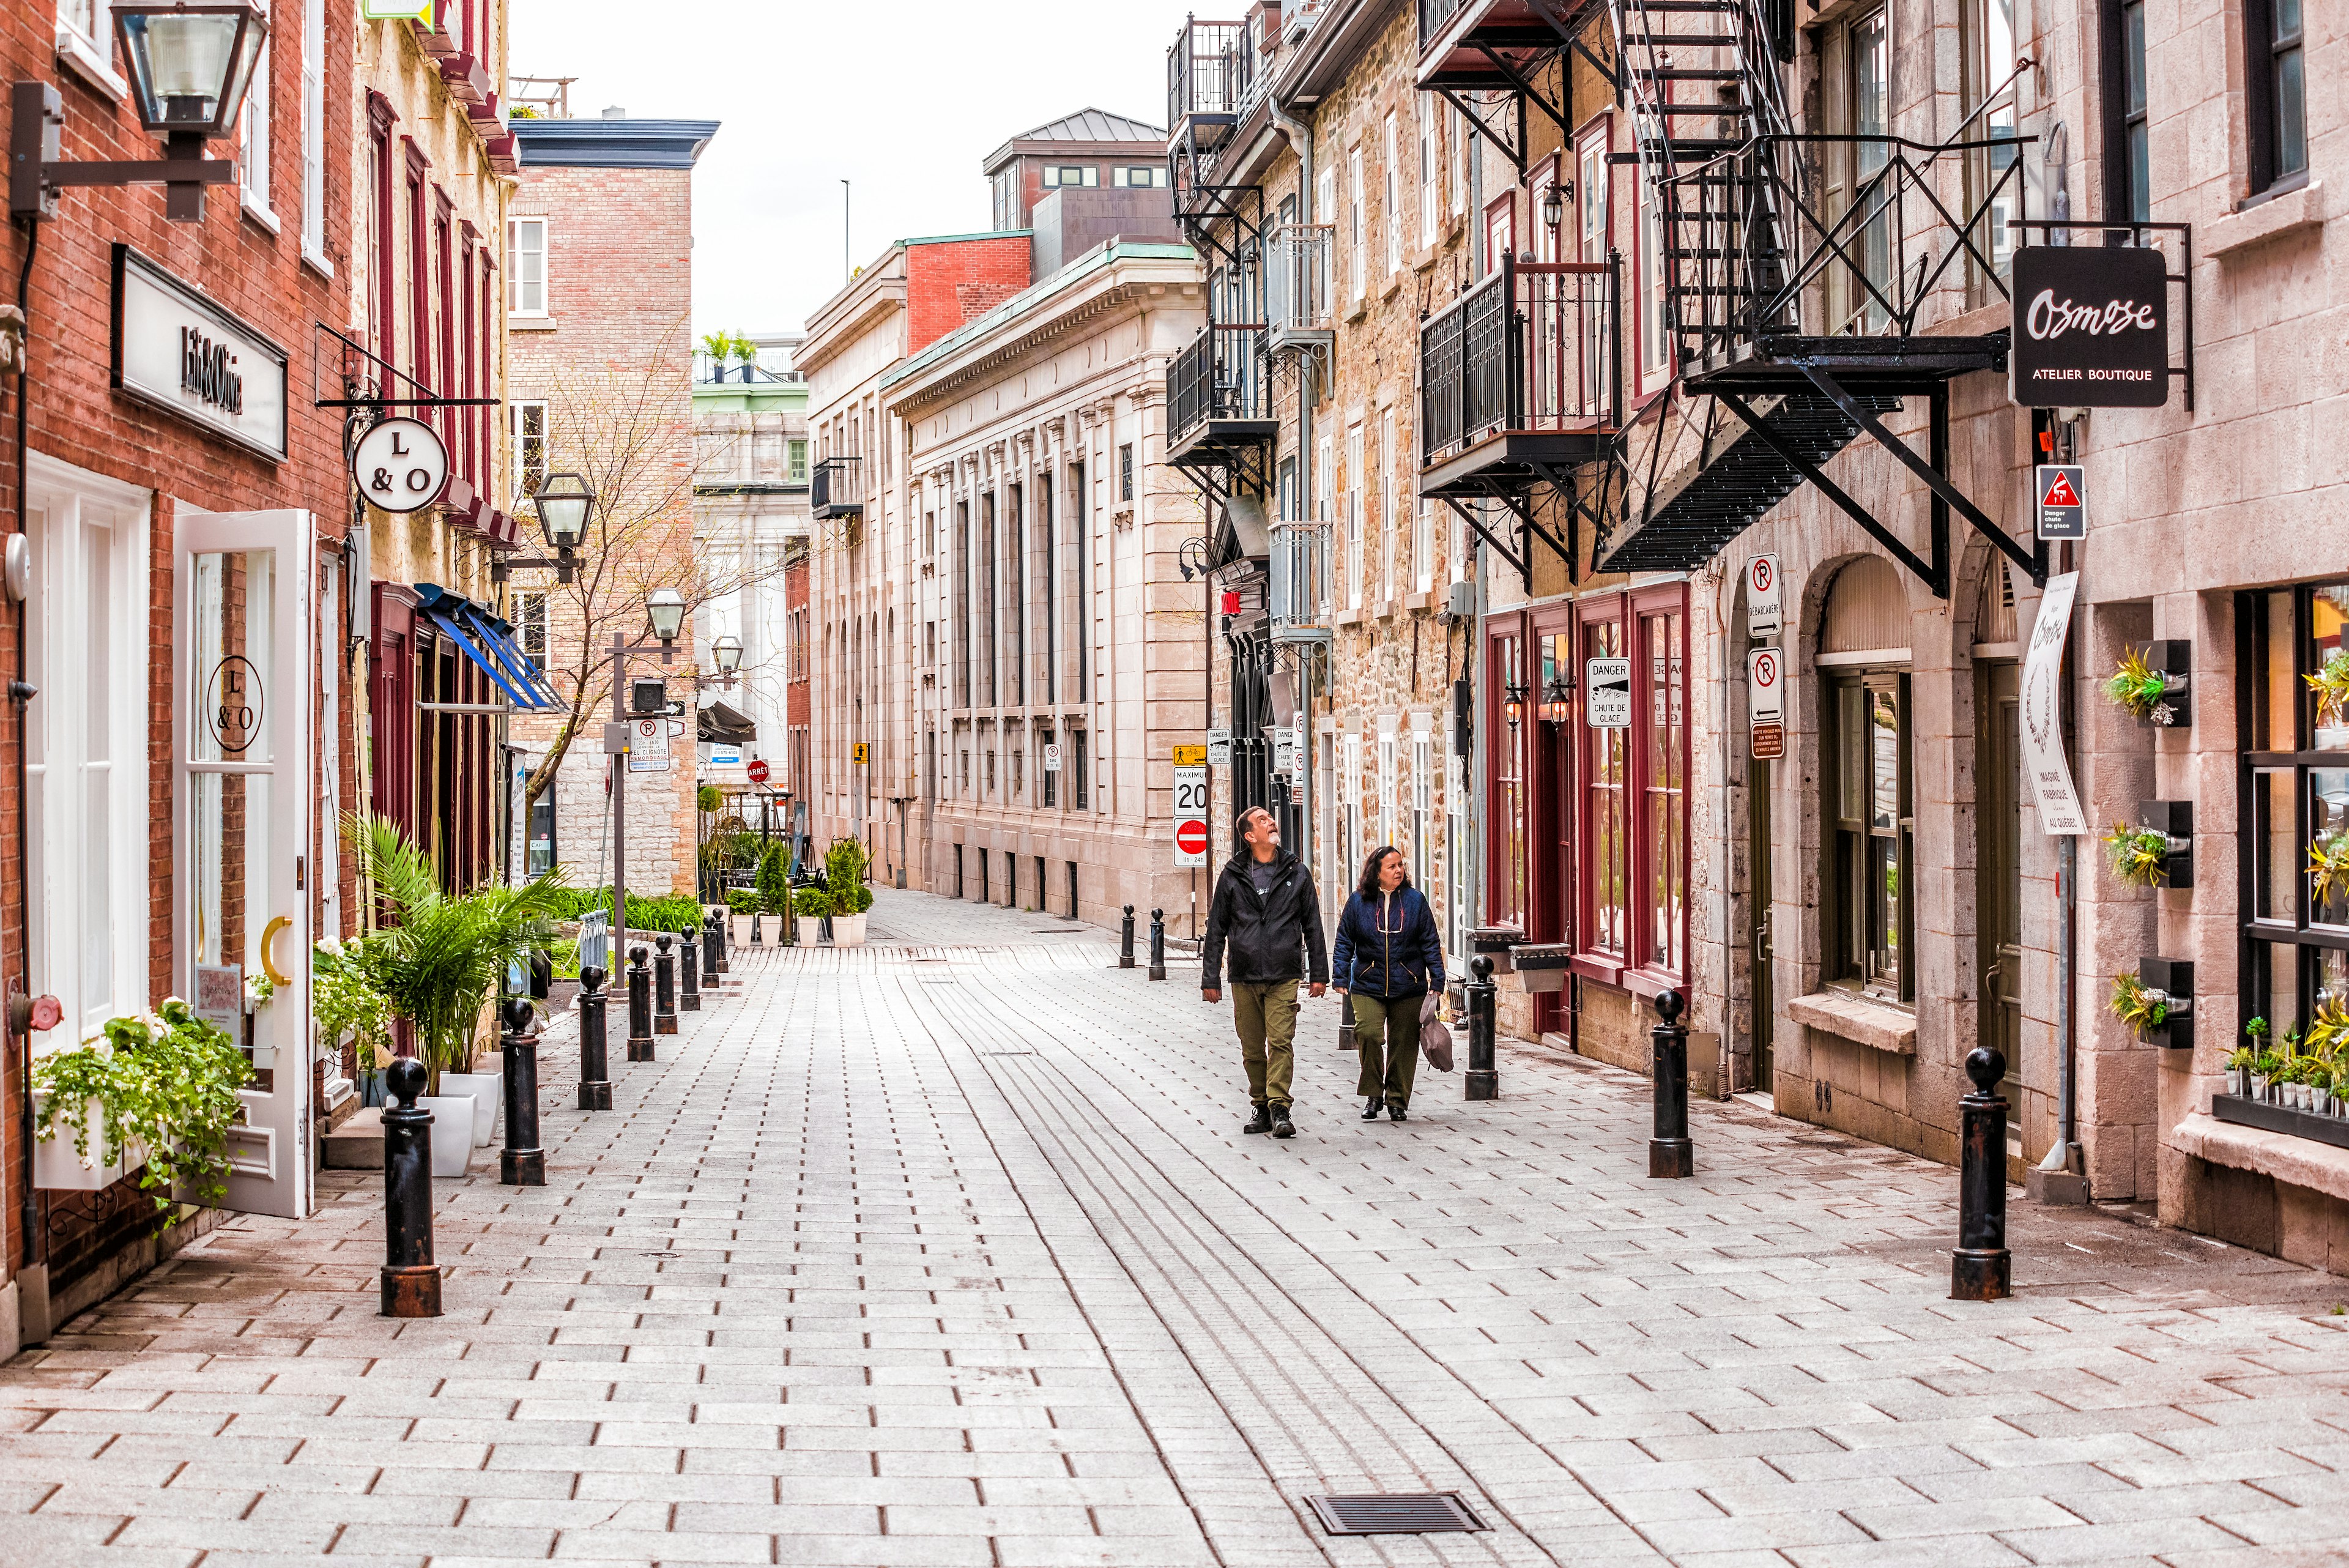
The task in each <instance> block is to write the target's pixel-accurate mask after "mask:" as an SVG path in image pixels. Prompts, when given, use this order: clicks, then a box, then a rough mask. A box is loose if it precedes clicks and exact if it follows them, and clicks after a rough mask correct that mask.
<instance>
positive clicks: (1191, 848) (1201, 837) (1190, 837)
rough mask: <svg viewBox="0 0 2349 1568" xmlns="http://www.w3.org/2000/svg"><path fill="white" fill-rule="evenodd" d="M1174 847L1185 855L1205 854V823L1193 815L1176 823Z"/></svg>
mask: <svg viewBox="0 0 2349 1568" xmlns="http://www.w3.org/2000/svg"><path fill="white" fill-rule="evenodd" d="M1174 847H1175V848H1177V849H1179V850H1181V851H1182V852H1183V853H1184V854H1185V855H1205V854H1206V852H1207V825H1206V823H1205V822H1203V821H1201V820H1200V819H1199V818H1198V817H1195V816H1194V817H1189V818H1186V819H1185V820H1184V821H1181V822H1178V823H1176V824H1175V825H1174Z"/></svg>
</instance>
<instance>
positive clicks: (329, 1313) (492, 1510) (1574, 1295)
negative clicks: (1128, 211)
mask: <svg viewBox="0 0 2349 1568" xmlns="http://www.w3.org/2000/svg"><path fill="white" fill-rule="evenodd" d="M1044 924H1045V922H1043V921H1042V920H1041V919H1040V918H1039V917H1033V916H1026V915H1020V914H1017V913H1012V912H1008V911H1002V910H998V909H987V908H982V907H974V906H970V905H965V904H958V903H953V902H949V901H945V900H938V899H933V898H924V897H922V896H920V895H907V894H898V893H894V892H890V891H887V890H884V891H883V892H882V893H881V894H880V898H879V902H878V904H877V905H876V907H875V909H874V923H873V931H874V945H872V946H870V947H868V948H865V949H863V950H848V951H843V950H831V949H819V950H792V951H789V952H783V951H765V952H755V951H739V950H738V953H737V957H736V961H735V973H734V979H735V980H736V981H738V983H737V984H734V985H732V986H730V987H729V988H728V991H727V992H726V994H725V995H724V996H723V997H722V998H716V999H712V1000H711V1001H710V1002H709V1004H708V1005H706V1007H705V1010H704V1011H703V1012H700V1013H698V1014H694V1015H690V1016H688V1018H687V1019H686V1021H685V1025H684V1031H683V1033H680V1034H679V1035H678V1036H676V1037H674V1038H665V1039H664V1041H663V1043H662V1054H663V1056H664V1058H665V1059H664V1060H662V1061H659V1062H657V1063H654V1064H620V1063H616V1064H614V1067H615V1071H616V1073H618V1074H619V1075H620V1076H619V1078H618V1080H617V1082H616V1096H615V1098H616V1104H617V1106H618V1108H617V1109H616V1110H615V1111H613V1112H610V1113H605V1114H601V1115H595V1116H588V1115H584V1114H582V1113H580V1112H577V1111H576V1110H574V1109H572V1108H570V1106H569V1105H568V1101H569V1099H570V1096H569V1094H568V1089H569V1084H570V1080H571V1078H572V1077H573V1076H574V1075H575V1072H576V1059H575V1053H574V1043H573V1041H572V1039H571V1037H570V1030H571V1027H572V1025H571V1021H570V1020H568V1019H564V1020H559V1021H557V1023H555V1024H554V1027H553V1029H552V1030H551V1031H550V1033H549V1036H548V1039H547V1041H546V1042H545V1044H544V1046H543V1050H542V1058H541V1059H542V1073H543V1095H544V1108H543V1112H542V1119H543V1137H544V1141H545V1145H546V1147H547V1149H548V1183H549V1184H548V1186H547V1187H545V1188H543V1189H521V1190H516V1189H504V1188H501V1187H499V1186H498V1185H497V1183H496V1180H495V1159H494V1155H493V1154H492V1157H491V1158H487V1159H477V1162H476V1163H477V1167H478V1168H477V1171H476V1173H475V1174H474V1175H472V1176H471V1177H470V1178H468V1179H463V1180H460V1181H453V1182H440V1183H437V1184H436V1189H435V1198H436V1202H437V1205H438V1210H439V1212H438V1215H437V1236H436V1240H437V1243H438V1250H439V1256H440V1260H441V1262H442V1264H443V1266H444V1271H445V1274H446V1280H445V1293H446V1302H447V1308H448V1315H447V1316H446V1317H444V1318H442V1319H440V1320H439V1321H437V1322H433V1323H424V1324H391V1323H387V1322H386V1321H385V1320H383V1319H381V1318H378V1317H377V1316H376V1315H375V1293H376V1280H375V1269H376V1267H377V1266H378V1262H379V1261H380V1255H381V1245H382V1214H381V1190H380V1183H379V1181H378V1179H373V1178H371V1177H369V1176H367V1175H366V1174H364V1173H349V1172H329V1173H326V1175H325V1176H324V1177H323V1178H322V1179H321V1188H320V1197H321V1205H322V1207H321V1210H320V1212H319V1213H318V1214H317V1215H316V1216H315V1217H314V1218H312V1219H311V1220H306V1221H304V1222H301V1223H299V1224H288V1223H284V1222H280V1221H275V1220H261V1219H254V1218H251V1217H238V1218H234V1219H232V1220H230V1221H229V1222H227V1223H226V1224H224V1225H222V1227H221V1228H220V1229H218V1230H216V1231H212V1233H210V1234H209V1235H207V1236H205V1237H203V1238H202V1239H200V1240H199V1241H196V1242H195V1243H193V1244H192V1245H191V1246H190V1247H189V1248H188V1249H186V1250H185V1251H182V1252H181V1253H180V1254H178V1255H177V1256H176V1257H175V1258H174V1259H172V1260H171V1262H168V1263H166V1264H165V1265H164V1266H162V1267H161V1268H160V1269H158V1270H157V1271H155V1272H153V1273H151V1274H150V1275H149V1276H147V1277H146V1278H144V1279H142V1280H140V1281H139V1282H135V1283H134V1284H133V1285H132V1286H131V1287H130V1288H129V1290H127V1291H125V1292H124V1293H121V1294H120V1295H118V1296H117V1297H116V1298H114V1299H113V1300H111V1301H109V1302H107V1303H102V1304H101V1305H100V1306H98V1307H97V1308H95V1309H93V1310H92V1311H91V1312H89V1313H88V1314H84V1316H83V1317H81V1318H80V1319H78V1320H77V1321H76V1322H75V1323H73V1324H68V1325H67V1327H66V1329H65V1330H64V1332H62V1333H60V1334H58V1335H57V1338H56V1339H55V1340H54V1341H53V1342H52V1344H51V1345H49V1346H47V1348H45V1349H43V1350H39V1351H35V1352H30V1353H27V1354H26V1355H22V1356H19V1357H18V1358H17V1359H16V1361H14V1362H12V1363H10V1364H9V1365H8V1366H5V1368H0V1515H14V1517H13V1518H9V1519H6V1520H5V1526H0V1564H5V1565H7V1568H15V1564H16V1563H18V1562H25V1563H43V1564H45V1565H46V1564H49V1563H61V1564H67V1563H69V1564H72V1565H74V1568H81V1565H82V1564H84V1563H88V1564H92V1565H94V1568H124V1565H132V1568H143V1565H144V1564H147V1563H169V1564H172V1565H174V1568H192V1565H194V1564H197V1563H199V1562H201V1565H202V1568H278V1565H280V1564H292V1563H321V1564H327V1563H360V1564H367V1563H387V1564H388V1563H401V1564H412V1565H416V1568H423V1565H425V1564H427V1563H429V1568H460V1565H473V1568H502V1565H503V1564H506V1563H521V1562H545V1561H548V1560H550V1559H551V1560H554V1561H577V1562H589V1563H597V1562H601V1563H661V1564H663V1565H664V1568H690V1565H692V1564H696V1563H710V1564H715V1563H797V1564H823V1565H837V1568H922V1565H927V1564H937V1565H940V1568H961V1565H963V1564H971V1565H974V1568H977V1565H981V1564H984V1565H987V1568H1019V1565H1022V1564H1035V1565H1037V1568H1061V1565H1064V1564H1092V1565H1098V1568H1121V1565H1124V1564H1135V1565H1139V1568H1175V1565H1180V1564H1188V1563H1214V1564H1221V1565H1224V1568H1288V1565H1290V1564H1297V1565H1299V1568H1305V1565H1322V1568H1331V1565H1336V1568H1353V1565H1355V1564H1361V1565H1364V1568H1369V1565H1371V1564H1378V1565H1380V1568H1387V1565H1412V1564H1421V1563H1426V1564H1452V1563H1474V1564H1478V1565H1486V1564H1517V1563H1575V1564H1578V1565H1579V1564H1586V1563H1587V1564H1593V1565H1603V1568H1614V1565H1616V1564H1635V1563H1642V1562H1660V1563H1661V1562H1670V1563H1676V1564H1682V1565H1683V1568H1749V1565H1753V1564H1767V1565H1768V1568H1844V1565H1847V1564H1848V1565H1851V1568H1904V1565H1906V1564H1909V1563H1919V1564H1922V1563H1931V1564H1934V1565H1936V1568H1942V1565H1947V1568H1967V1565H1971V1564H1977V1563H1979V1564H1985V1565H1994V1568H2006V1565H2008V1564H2015V1563H2042V1562H2045V1563H2059V1562H2061V1563H2070V1562H2080V1563H2124V1562H2128V1563H2163V1564H2168V1568H2187V1565H2188V1564H2208V1565H2209V1568H2238V1565H2239V1564H2240V1565H2248V1564H2252V1563H2259V1564H2277V1565H2285V1568H2297V1565H2298V1564H2302V1563H2320V1562H2322V1563H2337V1562H2340V1561H2341V1560H2342V1553H2341V1552H2340V1550H2339V1542H2342V1541H2343V1540H2349V1488H2344V1486H2343V1485H2342V1483H2341V1477H2342V1476H2343V1475H2344V1473H2349V1401H2344V1392H2349V1332H2344V1331H2345V1330H2349V1323H2344V1320H2341V1319H2335V1318H2333V1317H2332V1316H2331V1315H2330V1307H2331V1306H2332V1304H2333V1302H2335V1301H2337V1300H2339V1299H2341V1297H2342V1296H2343V1294H2344V1289H2343V1287H2342V1286H2341V1284H2340V1282H2338V1281H2336V1280H2332V1279H2329V1278H2328V1277H2327V1276H2323V1275H2321V1274H2314V1273H2312V1272H2309V1271H2306V1270H2302V1269H2299V1268H2296V1267H2294V1266H2292V1265H2290V1264H2286V1263H2282V1262H2278V1261H2276V1260H2273V1259H2270V1258H2263V1257H2259V1256H2257V1255H2254V1254H2248V1253H2244V1252H2240V1251H2237V1250H2234V1249H2231V1248H2227V1247H2224V1246H2220V1245H2219V1244H2217V1243H2213V1242H2210V1241H2207V1240H2206V1239H2203V1238H2199V1237H2190V1236H2184V1235H2180V1234H2178V1233H2176V1232H2170V1231H2156V1230H2148V1229H2143V1228H2140V1227H2138V1226H2136V1225H2133V1224H2130V1223H2127V1222H2126V1221H2125V1220H2122V1219H2120V1218H2118V1217H2116V1216H2111V1215H2106V1214H2104V1213H2101V1212H2095V1211H2090V1212H2081V1211H2076V1210H2039V1209H2037V1208H2035V1207H2033V1206H2032V1205H2030V1204H2028V1203H2026V1202H2023V1200H2022V1199H2020V1197H2019V1196H2017V1197H2015V1198H2013V1199H2011V1200H2010V1206H2011V1212H2012V1215H2013V1223H2012V1229H2011V1235H2010V1240H2011V1241H2012V1242H2013V1246H2014V1249H2015V1277H2016V1279H2017V1281H2018V1282H2019V1294H2018V1296H2017V1298H2016V1299H2015V1300H2013V1301H2012V1302H2007V1303H1988V1304H1984V1303H1951V1302H1950V1301H1948V1300H1947V1299H1946V1294H1947V1283H1946V1282H1947V1278H1948V1262H1947V1259H1948V1249H1949V1247H1950V1246H1951V1242H1952V1240H1953V1238H1952V1235H1951V1231H1952V1228H1953V1204H1954V1195H1955V1186H1956V1180H1955V1173H1954V1172H1952V1171H1951V1170H1949V1169H1947V1168H1942V1167H1938V1166H1933V1165H1929V1164H1926V1163H1924V1162H1922V1161H1919V1160H1916V1159H1912V1158H1909V1157H1907V1156H1904V1155H1900V1154H1898V1153H1896V1152H1894V1151H1891V1150H1888V1149H1880V1148H1876V1147H1871V1146H1868V1145H1865V1144H1861V1143H1858V1142H1857V1141H1856V1140H1851V1139H1846V1138H1842V1137H1823V1136H1821V1135H1820V1134H1819V1133H1818V1131H1817V1129H1816V1128H1812V1127H1806V1126H1804V1125H1802V1124H1798V1123H1793V1122H1788V1121H1782V1120H1780V1119H1778V1118H1776V1117H1775V1116H1769V1115H1767V1114H1766V1113H1763V1112H1760V1111H1757V1110H1755V1109H1754V1108H1752V1107H1749V1106H1744V1105H1743V1104H1742V1103H1733V1104H1730V1105H1726V1106H1715V1105H1700V1106H1696V1107H1694V1108H1693V1112H1692V1116H1693V1118H1694V1122H1695V1137H1696V1141H1697V1146H1698V1150H1699V1170H1698V1175H1697V1178H1696V1179H1694V1180H1692V1181H1687V1182H1671V1183H1667V1182H1659V1181H1652V1180H1650V1179H1647V1178H1646V1177H1645V1176H1644V1174H1643V1172H1644V1169H1645V1151H1644V1147H1643V1146H1644V1143H1645V1140H1646V1137H1647V1130H1648V1124H1647V1115H1646V1110H1647V1100H1648V1087H1647V1085H1646V1084H1645V1083H1644V1082H1643V1081H1642V1080H1640V1079H1638V1078H1635V1077H1632V1076H1630V1075H1626V1074H1623V1073H1619V1072H1616V1071H1614V1070H1612V1069H1609V1068H1606V1067H1603V1066H1600V1065H1599V1064H1594V1063H1590V1062H1588V1061H1584V1060H1581V1059H1578V1058H1573V1057H1569V1056H1563V1055H1560V1054H1556V1053H1551V1052H1547V1051H1543V1050H1539V1049H1537V1048H1534V1047H1530V1046H1524V1045H1521V1044H1516V1043H1514V1042H1511V1043H1505V1044H1504V1052H1503V1060H1502V1071H1503V1078H1502V1082H1503V1097H1502V1098H1501V1099H1500V1100H1498V1101H1495V1102H1491V1103H1486V1104H1477V1105H1468V1104H1464V1103H1462V1102H1461V1100H1460V1099H1459V1097H1458V1093H1459V1090H1458V1079H1457V1078H1456V1077H1446V1076H1445V1075H1439V1074H1434V1073H1429V1074H1426V1075H1423V1078H1422V1080H1421V1095H1422V1098H1421V1102H1420V1104H1419V1105H1418V1106H1414V1110H1413V1119H1412V1120H1411V1121H1410V1122H1408V1123H1402V1124H1390V1123H1379V1124H1372V1125H1369V1126H1365V1125H1363V1124H1361V1123H1360V1122H1359V1121H1357V1120H1356V1119H1355V1117H1354V1116H1352V1114H1351V1113H1350V1111H1349V1109H1348V1105H1347V1102H1348V1099H1349V1091H1350V1087H1351V1078H1352V1069H1351V1067H1350V1058H1349V1057H1345V1056H1342V1055H1340V1054H1339V1053H1338V1052H1336V1051H1335V1050H1332V1049H1330V1048H1329V1047H1328V1043H1329V1042H1330V1040H1331V1039H1332V1038H1334V1034H1335V1020H1336V1012H1335V1007H1334V1003H1332V1002H1329V1001H1323V1002H1307V1003H1306V1004H1305V1008H1304V1012H1303V1022H1302V1023H1301V1025H1300V1041H1301V1044H1300V1053H1299V1074H1298V1095H1299V1109H1298V1126H1299V1136H1298V1137H1296V1138H1295V1139H1293V1140H1289V1141H1288V1142H1285V1143H1274V1142H1272V1141H1271V1140H1268V1139H1261V1138H1248V1137H1244V1136H1242V1135H1241V1134H1240V1133H1239V1131H1238V1124H1239V1122H1240V1120H1241V1119H1242V1117H1243V1116H1244V1115H1245V1105H1244V1096H1243V1095H1241V1094H1240V1093H1239V1088H1238V1086H1239V1075H1238V1065H1237V1061H1236V1059H1235V1058H1236V1055H1237V1052H1236V1049H1235V1047H1234V1045H1233V1043H1232V1040H1231V1037H1230V1033H1229V1015H1228V1012H1227V1011H1226V1010H1223V1009H1216V1008H1209V1007H1207V1006H1206V1005H1204V1004H1203V1003H1201V1002H1200V1001H1199V1000H1198V994H1197V992H1196V989H1195V983H1193V981H1195V975H1194V976H1193V977H1192V980H1191V981H1186V980H1185V976H1184V971H1183V969H1182V967H1181V965H1180V964H1179V962H1178V963H1177V965H1176V966H1175V968H1174V979H1173V980H1172V981H1170V982H1168V983H1166V984H1164V985H1157V984H1152V983H1150V982H1147V981H1143V980H1142V979H1141V978H1140V971H1123V972H1121V971H1114V970H1112V969H1111V968H1110V967H1109V957H1110V950H1109V948H1108V946H1107V945H1106V944H1105V943H1104V942H1103V941H1102V940H1101V939H1100V938H1098V937H1097V936H1095V935H1092V934H1090V933H1080V934H1073V935H1045V934H1040V931H1039V927H1040V926H1042V925H1044ZM1422 1489H1437V1490H1459V1491H1461V1492H1462V1493H1463V1494H1464V1496H1465V1497H1466V1498H1467V1499H1468V1500H1469V1501H1470V1503H1471V1505H1472V1506H1473V1507H1475V1509H1476V1510H1477V1511H1478V1512H1479V1513H1480V1514H1482V1515H1483V1516H1485V1519H1486V1520H1487V1521H1489V1522H1490V1523H1492V1524H1493V1525H1494V1527H1495V1528H1493V1529H1491V1530H1489V1531H1487V1532H1483V1533H1481V1534H1476V1535H1471V1536H1420V1537H1379V1538H1360V1539H1347V1538H1337V1539H1333V1538H1330V1537H1327V1536H1325V1535H1323V1534H1322V1533H1321V1532H1320V1531H1319V1526H1318V1524H1316V1523H1315V1522H1314V1521H1312V1518H1311V1515H1310V1512H1309V1510H1308V1509H1307V1508H1306V1506H1305V1499H1306V1498H1307V1497H1309V1495H1311V1494H1313V1493H1315V1492H1319V1491H1330V1490H1422Z"/></svg>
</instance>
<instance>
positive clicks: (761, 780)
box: [746, 762, 767, 784]
mask: <svg viewBox="0 0 2349 1568" xmlns="http://www.w3.org/2000/svg"><path fill="white" fill-rule="evenodd" d="M746 771H747V772H748V773H749V774H750V782H751V783H752V784H765V783H766V782H767V764H766V763H762V762H753V763H751V764H750V767H749V768H748V769H747V770H746Z"/></svg>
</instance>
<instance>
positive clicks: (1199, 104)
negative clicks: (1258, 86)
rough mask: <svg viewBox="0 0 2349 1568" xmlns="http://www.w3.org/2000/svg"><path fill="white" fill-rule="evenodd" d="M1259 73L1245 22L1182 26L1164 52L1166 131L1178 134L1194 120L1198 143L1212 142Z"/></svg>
mask: <svg viewBox="0 0 2349 1568" xmlns="http://www.w3.org/2000/svg"><path fill="white" fill-rule="evenodd" d="M1255 75H1256V50H1255V48H1254V47H1252V46H1251V45H1250V44H1249V42H1248V29H1247V24H1246V23H1244V22H1202V21H1199V20H1198V19H1196V18H1195V17H1194V18H1191V19H1189V20H1186V21H1185V23H1184V24H1183V30H1182V31H1181V32H1180V33H1177V34H1176V35H1175V36H1174V45H1173V47H1170V48H1169V49H1168V50H1167V51H1166V130H1167V132H1168V134H1169V135H1170V136H1174V137H1177V138H1179V137H1180V136H1181V135H1182V134H1183V132H1184V130H1185V121H1186V120H1187V121H1191V122H1192V126H1191V129H1192V131H1193V134H1194V135H1195V137H1196V139H1197V142H1198V145H1200V146H1202V147H1206V146H1210V145H1212V144H1213V143H1214V142H1215V141H1216V140H1218V139H1220V137H1221V135H1222V132H1223V131H1224V130H1226V129H1228V128H1229V127H1230V125H1231V123H1232V121H1233V119H1235V118H1236V117H1237V115H1238V113H1239V109H1240V104H1241V102H1242V100H1243V99H1246V98H1247V96H1248V88H1249V85H1250V84H1251V82H1252V81H1253V80H1254V78H1255Z"/></svg>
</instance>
